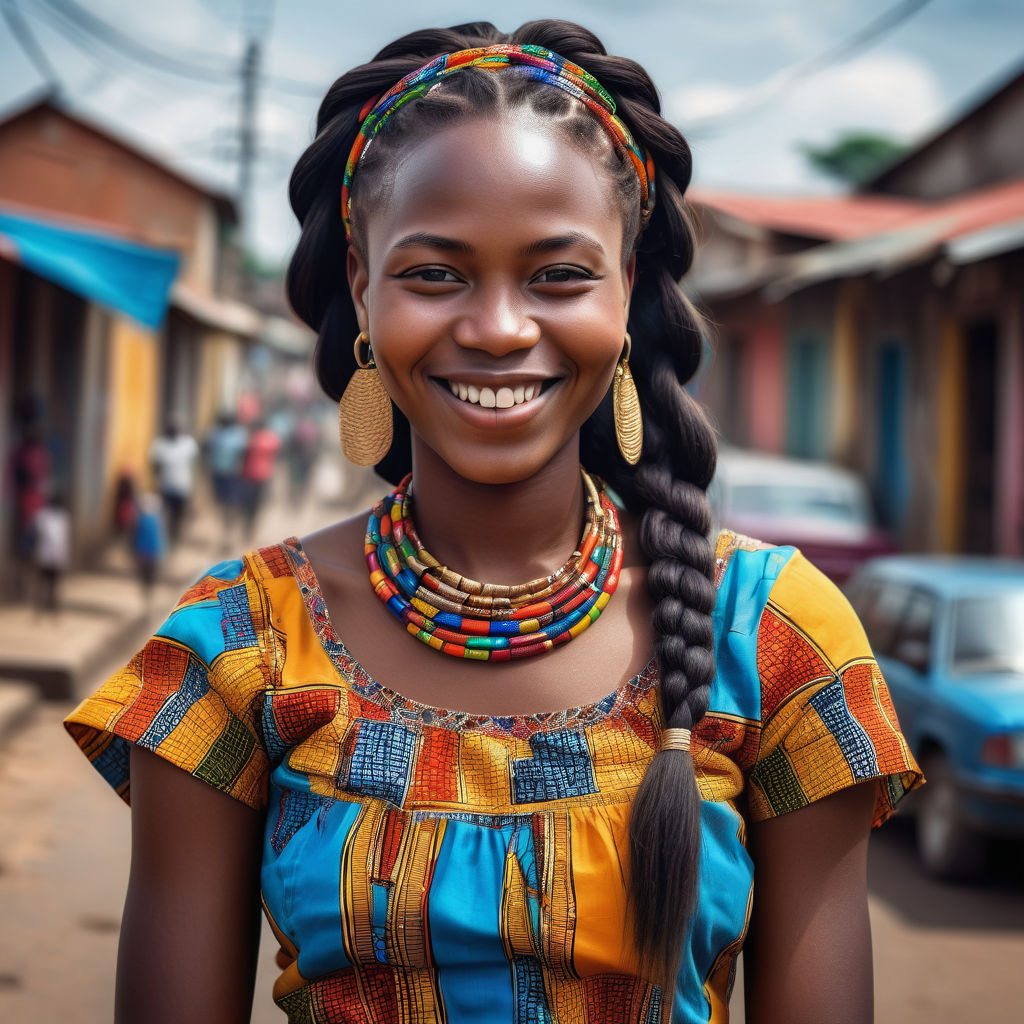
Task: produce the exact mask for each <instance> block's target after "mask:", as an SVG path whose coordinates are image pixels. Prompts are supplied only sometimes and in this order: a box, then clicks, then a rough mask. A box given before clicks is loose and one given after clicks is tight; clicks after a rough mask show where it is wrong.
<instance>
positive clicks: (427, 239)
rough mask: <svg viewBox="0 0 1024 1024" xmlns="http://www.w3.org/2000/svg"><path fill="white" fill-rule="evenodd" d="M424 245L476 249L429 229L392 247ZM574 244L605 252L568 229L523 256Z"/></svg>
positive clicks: (452, 249)
mask: <svg viewBox="0 0 1024 1024" xmlns="http://www.w3.org/2000/svg"><path fill="white" fill-rule="evenodd" d="M418 245H423V246H426V247H428V248H431V249H442V250H444V251H445V252H461V253H465V254H467V255H473V253H475V252H476V250H475V249H474V248H473V246H471V245H470V244H469V243H468V242H460V241H458V239H455V238H446V237H445V236H444V235H432V234H430V232H428V231H418V232H416V233H415V234H412V235H406V236H405V237H404V238H400V239H399V240H398V241H397V242H395V244H394V245H393V246H392V247H391V248H392V249H411V248H413V247H415V246H418ZM572 245H581V246H583V247H584V248H585V249H593V250H595V251H596V252H599V253H601V254H603V253H604V246H603V245H601V243H600V242H599V241H598V240H597V239H596V238H594V237H593V236H592V235H588V234H586V233H585V232H583V231H567V232H566V233H565V234H564V235H555V236H553V237H552V238H540V239H538V240H537V241H536V242H531V243H530V244H529V245H527V246H525V247H524V248H523V250H522V255H523V256H536V255H537V254H538V253H543V252H551V251H553V250H555V249H567V248H569V246H572Z"/></svg>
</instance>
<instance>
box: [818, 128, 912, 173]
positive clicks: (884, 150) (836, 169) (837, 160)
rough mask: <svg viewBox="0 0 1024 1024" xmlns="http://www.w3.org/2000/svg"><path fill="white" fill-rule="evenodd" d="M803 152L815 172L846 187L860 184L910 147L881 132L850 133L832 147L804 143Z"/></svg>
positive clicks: (842, 136) (837, 140)
mask: <svg viewBox="0 0 1024 1024" xmlns="http://www.w3.org/2000/svg"><path fill="white" fill-rule="evenodd" d="M800 150H801V152H802V153H803V154H804V156H805V157H806V158H807V160H808V162H809V163H810V164H811V166H812V167H813V168H814V169H815V170H817V171H820V172H821V173H822V174H826V175H828V177H830V178H837V179H838V180H839V181H841V182H843V183H844V184H847V185H860V184H862V183H863V182H865V181H868V180H870V179H871V178H873V177H874V176H875V175H876V174H878V172H879V171H881V170H882V168H883V167H885V166H886V165H887V164H890V163H892V162H893V161H894V160H895V159H896V158H897V157H900V156H902V155H903V154H904V153H905V152H906V150H907V147H906V146H905V145H904V144H903V143H901V142H896V141H894V140H893V139H890V138H888V137H887V136H885V135H880V134H878V133H877V132H868V131H849V132H844V133H843V134H842V135H840V136H839V138H837V139H836V141H835V142H833V143H832V144H831V145H828V146H821V147H818V146H810V145H807V144H803V145H801V146H800Z"/></svg>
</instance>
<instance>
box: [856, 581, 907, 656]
mask: <svg viewBox="0 0 1024 1024" xmlns="http://www.w3.org/2000/svg"><path fill="white" fill-rule="evenodd" d="M909 598H910V588H909V587H908V586H906V584H903V583H895V582H892V581H890V580H881V579H874V580H871V581H870V582H869V583H868V584H867V585H866V586H865V587H864V589H863V591H862V594H861V595H860V596H859V598H858V601H859V603H860V618H861V622H862V623H863V625H864V632H865V633H867V635H868V640H869V642H870V643H871V649H872V650H873V651H874V652H875V654H890V653H891V652H892V646H893V640H894V639H895V637H896V628H897V627H898V626H899V624H900V619H901V618H902V617H903V612H904V610H905V608H906V606H907V601H908V600H909Z"/></svg>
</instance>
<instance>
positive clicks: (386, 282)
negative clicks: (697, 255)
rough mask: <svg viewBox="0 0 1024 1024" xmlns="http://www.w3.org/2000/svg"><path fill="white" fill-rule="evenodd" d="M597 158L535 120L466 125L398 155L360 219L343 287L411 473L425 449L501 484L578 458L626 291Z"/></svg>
mask: <svg viewBox="0 0 1024 1024" xmlns="http://www.w3.org/2000/svg"><path fill="white" fill-rule="evenodd" d="M609 146H610V144H609ZM606 160H607V154H601V153H598V154H596V155H595V156H591V155H588V154H585V153H583V152H581V151H580V150H579V149H577V148H575V147H574V146H572V145H571V144H570V143H569V142H567V141H565V140H564V139H563V138H561V137H560V136H559V135H558V133H557V130H556V129H554V128H553V126H552V125H551V123H550V122H548V121H545V120H544V119H540V118H537V117H536V116H535V115H530V114H527V113H514V114H509V115H506V116H504V117H500V118H491V119H486V120H485V119H473V120H469V121H463V122H459V123H457V124H455V125H453V126H451V127H448V128H445V129H444V130H442V131H439V132H436V133H434V134H433V135H432V136H430V137H429V138H428V139H426V140H425V141H422V142H420V143H418V144H417V145H416V146H415V147H412V148H411V149H410V151H409V152H408V153H400V154H399V155H398V156H397V157H396V164H395V166H394V168H393V177H392V180H391V183H390V187H389V189H388V197H387V199H386V201H383V202H380V203H377V204H375V205H374V206H373V207H372V208H370V209H368V210H361V211H360V216H359V225H360V236H361V237H360V239H359V241H360V245H359V246H358V247H357V246H352V247H351V248H350V250H349V263H348V273H349V284H350V287H351V291H352V296H353V301H354V303H355V307H356V312H357V315H358V317H359V325H360V327H361V328H362V329H363V330H365V331H367V332H368V334H369V336H370V339H371V344H372V346H373V355H374V359H375V360H376V363H377V368H378V370H379V372H380V375H381V379H382V380H383V381H384V384H385V386H386V387H387V390H388V392H389V393H390V395H391V397H392V399H393V401H394V402H395V403H396V404H397V405H398V407H399V408H400V409H401V410H402V412H404V413H405V415H406V416H407V418H408V419H409V422H410V424H411V426H412V430H413V452H414V460H415V459H416V458H417V453H420V454H425V453H424V452H423V449H422V446H423V445H425V446H427V448H429V449H430V450H431V451H432V452H434V453H436V455H437V456H439V457H440V459H441V460H442V461H443V462H444V463H446V464H447V465H448V466H449V467H451V469H453V470H454V471H455V472H456V473H458V474H459V475H460V476H462V477H464V478H465V479H468V480H472V481H475V482H478V483H485V484H502V483H512V482H515V481H519V480H524V479H527V478H528V477H530V476H532V475H534V474H535V473H537V472H539V471H540V470H541V469H542V468H543V467H545V466H546V465H547V464H548V463H550V462H551V460H552V459H554V458H555V457H556V456H559V455H561V456H563V457H568V458H572V459H576V458H578V455H573V454H572V453H573V452H578V444H579V440H578V432H579V428H580V426H581V425H582V424H583V422H584V421H585V420H586V419H587V417H588V416H589V415H590V414H591V413H592V412H593V411H594V409H595V408H596V407H597V405H598V404H599V403H600V401H601V398H602V397H603V396H604V394H605V392H606V391H607V390H608V386H609V383H610V381H611V379H612V374H613V372H614V369H615V364H616V362H617V360H618V358H619V356H620V355H621V353H622V349H623V344H624V337H625V332H626V319H627V312H628V305H629V293H630V288H631V285H632V272H633V267H632V261H626V260H625V259H624V258H623V215H622V210H621V207H620V204H619V201H618V197H617V196H616V194H615V191H614V186H613V183H612V179H611V176H610V174H609V172H608V170H607V169H606V166H605V161H606Z"/></svg>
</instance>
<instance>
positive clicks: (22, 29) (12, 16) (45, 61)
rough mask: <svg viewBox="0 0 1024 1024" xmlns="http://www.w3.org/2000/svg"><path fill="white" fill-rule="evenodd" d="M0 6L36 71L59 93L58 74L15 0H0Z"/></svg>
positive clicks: (60, 85)
mask: <svg viewBox="0 0 1024 1024" xmlns="http://www.w3.org/2000/svg"><path fill="white" fill-rule="evenodd" d="M0 7H2V12H3V16H4V21H6V22H7V26H8V28H10V30H11V34H12V35H13V36H14V38H15V39H16V40H17V41H18V45H19V46H20V47H21V49H22V52H23V53H24V54H25V56H26V57H28V59H29V60H30V61H31V62H32V63H33V64H34V65H35V69H36V71H38V72H39V74H40V75H42V76H43V78H44V79H45V81H46V83H47V84H48V85H49V86H50V88H51V89H53V90H55V91H56V92H58V93H59V92H60V91H61V89H62V83H61V80H60V76H59V75H58V74H57V71H56V69H55V68H54V66H53V65H52V64H51V63H50V59H49V58H48V57H47V56H46V51H45V50H43V48H42V47H41V46H40V45H39V40H37V39H36V37H35V36H34V35H33V34H32V29H31V28H30V27H29V24H28V22H27V21H26V20H25V18H24V16H23V15H22V13H21V11H20V10H19V9H18V5H17V3H16V0H0Z"/></svg>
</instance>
